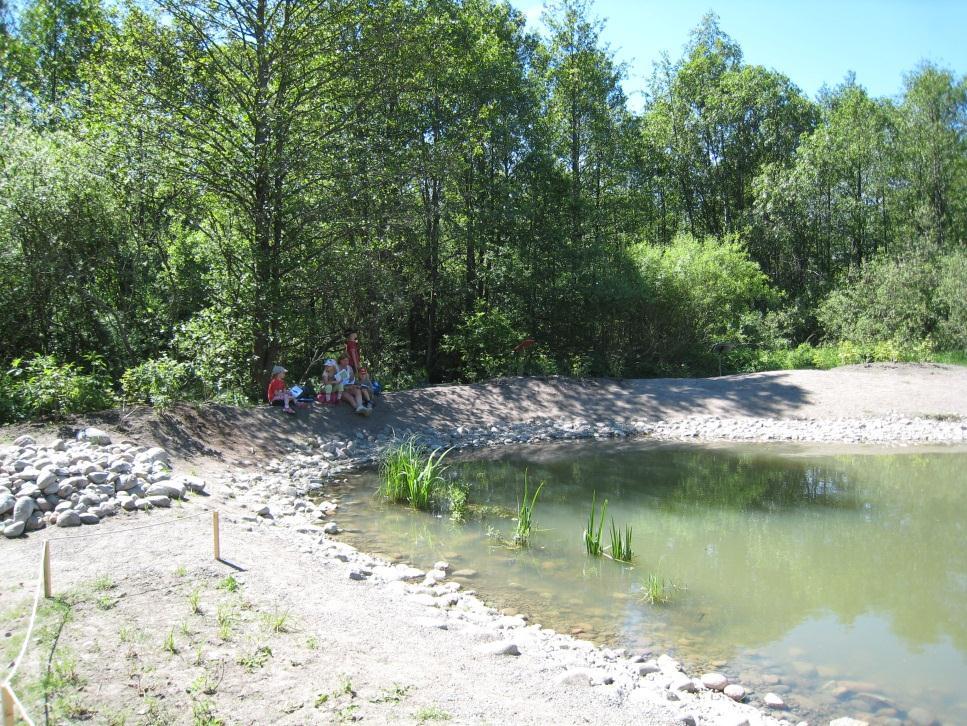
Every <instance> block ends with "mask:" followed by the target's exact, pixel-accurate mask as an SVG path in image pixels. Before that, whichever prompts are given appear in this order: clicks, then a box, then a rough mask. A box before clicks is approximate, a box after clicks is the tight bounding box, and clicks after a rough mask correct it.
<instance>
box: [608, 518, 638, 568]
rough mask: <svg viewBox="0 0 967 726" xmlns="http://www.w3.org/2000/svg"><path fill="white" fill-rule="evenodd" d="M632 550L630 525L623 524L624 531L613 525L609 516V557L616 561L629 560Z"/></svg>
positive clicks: (612, 519) (612, 520)
mask: <svg viewBox="0 0 967 726" xmlns="http://www.w3.org/2000/svg"><path fill="white" fill-rule="evenodd" d="M633 556H634V552H632V550H631V526H630V525H625V528H624V532H623V533H622V531H621V530H620V529H618V527H617V526H616V525H615V523H614V517H612V518H611V557H612V559H615V560H617V561H618V562H631V558H632V557H633Z"/></svg>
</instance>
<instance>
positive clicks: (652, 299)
mask: <svg viewBox="0 0 967 726" xmlns="http://www.w3.org/2000/svg"><path fill="white" fill-rule="evenodd" d="M631 255H632V257H633V259H634V260H635V263H636V267H637V270H638V275H639V279H638V281H637V283H636V287H637V289H638V291H639V292H638V293H637V296H638V299H637V301H636V302H634V303H633V305H634V309H633V310H631V311H630V312H631V313H632V314H633V317H631V318H630V319H629V322H628V328H629V329H630V330H631V331H633V334H632V335H631V336H630V340H629V342H630V345H633V346H635V348H637V350H636V351H635V355H634V356H633V357H631V359H630V360H628V361H627V363H626V365H625V366H624V367H626V368H630V369H632V370H634V371H640V370H648V369H649V368H650V369H651V370H652V372H654V373H668V374H671V375H682V374H688V373H691V372H693V371H695V370H713V369H715V368H716V367H717V364H716V360H715V357H714V356H713V355H712V354H711V348H712V346H713V345H714V344H715V343H716V342H719V341H731V342H737V343H743V344H744V343H750V342H752V343H759V342H760V339H761V338H762V337H763V336H766V337H768V336H774V335H777V334H778V333H776V332H774V331H773V330H772V328H777V329H778V328H780V327H784V326H783V325H781V324H780V323H781V322H782V321H779V320H778V319H777V318H776V317H775V316H774V315H766V314H764V313H762V312H761V310H764V309H766V308H768V307H769V306H772V305H774V304H775V303H777V302H779V300H780V295H779V293H778V292H777V291H776V290H774V289H773V288H772V287H770V286H769V283H768V278H767V277H766V275H765V274H764V273H763V272H762V270H761V269H760V268H759V265H758V264H757V263H756V262H755V261H754V260H752V259H751V258H750V257H749V254H748V252H747V251H746V249H745V247H744V246H743V245H742V244H741V243H740V242H739V241H738V240H737V239H726V240H724V241H720V240H717V239H715V238H708V239H704V240H699V239H696V238H695V237H692V236H690V235H679V236H678V237H676V238H675V240H674V241H673V242H672V243H671V244H670V245H667V246H659V245H650V244H640V245H637V246H636V247H634V248H633V249H632V250H631Z"/></svg>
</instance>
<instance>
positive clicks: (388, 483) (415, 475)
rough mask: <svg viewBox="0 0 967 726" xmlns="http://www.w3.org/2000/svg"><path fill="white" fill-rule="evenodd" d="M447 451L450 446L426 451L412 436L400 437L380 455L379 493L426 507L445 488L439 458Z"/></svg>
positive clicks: (414, 506)
mask: <svg viewBox="0 0 967 726" xmlns="http://www.w3.org/2000/svg"><path fill="white" fill-rule="evenodd" d="M448 453H450V449H447V450H446V451H443V452H441V451H440V449H434V450H433V451H430V452H427V450H426V449H425V448H424V447H422V446H420V445H419V444H418V443H417V442H416V441H415V440H414V439H413V438H412V437H411V438H408V439H404V440H403V441H401V442H400V443H398V444H396V445H395V446H393V447H392V448H390V449H389V451H387V452H386V454H385V455H384V456H383V461H382V463H381V464H380V468H379V474H380V493H381V494H382V495H383V496H384V497H386V498H387V499H389V500H390V501H393V502H398V503H400V504H409V505H410V506H411V507H413V508H415V509H424V510H427V509H430V508H431V506H432V504H433V503H434V501H436V500H438V499H439V498H440V495H441V494H443V493H445V492H446V490H447V488H448V484H447V481H446V479H445V478H444V476H443V475H444V473H445V472H446V470H447V467H446V466H444V465H443V459H444V457H445V456H446V455H447V454H448Z"/></svg>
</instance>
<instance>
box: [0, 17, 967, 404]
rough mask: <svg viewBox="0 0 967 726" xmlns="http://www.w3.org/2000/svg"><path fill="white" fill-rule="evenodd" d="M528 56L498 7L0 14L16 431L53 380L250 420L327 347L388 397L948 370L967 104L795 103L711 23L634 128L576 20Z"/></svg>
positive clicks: (9, 381)
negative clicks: (506, 380)
mask: <svg viewBox="0 0 967 726" xmlns="http://www.w3.org/2000/svg"><path fill="white" fill-rule="evenodd" d="M545 27H546V32H544V33H543V34H540V35H538V34H535V33H533V32H531V31H529V30H528V28H527V27H526V25H525V22H524V18H523V16H522V15H521V14H520V13H519V12H517V11H515V10H514V9H512V8H511V7H510V6H509V5H508V4H507V3H503V2H496V1H495V0H327V1H326V2H320V1H319V0H304V1H301V2H295V1H294V0H220V1H219V2H217V3H210V2H207V1H202V0H197V1H196V0H187V1H185V2H182V1H180V0H178V1H176V0H157V1H156V2H153V3H151V4H149V5H147V6H142V5H140V4H136V3H129V4H124V5H118V4H116V3H110V2H106V1H104V0H31V1H29V2H26V3H23V4H20V5H18V6H17V7H16V8H12V7H11V6H9V5H8V4H6V3H4V2H2V1H0V360H2V361H3V362H4V363H11V362H12V363H13V365H8V366H6V367H7V368H10V369H12V372H11V373H8V374H6V376H5V378H3V379H2V381H3V383H2V385H0V389H3V390H6V391H7V393H6V394H5V395H7V400H8V404H7V408H8V410H13V409H14V408H16V406H17V405H18V404H17V401H18V400H19V398H20V397H21V396H23V395H27V394H26V393H24V391H25V390H26V389H29V388H31V387H34V388H36V387H37V386H38V385H39V384H38V381H43V380H46V379H48V378H50V377H51V376H57V375H60V376H62V377H64V380H75V379H77V378H78V377H81V378H83V377H84V376H87V378H85V379H84V380H96V385H95V384H92V385H94V388H95V389H96V390H97V391H99V392H101V393H104V392H105V391H107V393H105V395H109V394H110V391H111V390H112V387H113V386H114V384H113V381H118V380H121V378H122V376H123V378H124V380H125V385H124V390H125V395H126V396H128V397H129V398H133V399H139V398H145V397H148V398H150V397H152V395H157V396H158V397H159V399H160V398H163V397H165V396H171V395H176V396H187V395H191V396H197V397H217V398H221V399H223V400H241V398H244V397H246V396H255V395H258V393H259V391H260V390H261V389H262V388H263V385H264V382H265V380H266V377H267V371H269V370H270V369H271V367H272V365H273V364H274V363H277V362H283V363H285V364H286V365H287V367H289V368H290V370H293V371H295V372H296V373H300V372H301V371H302V370H303V369H304V368H305V367H306V366H307V365H308V364H309V363H310V362H311V361H312V360H313V359H314V355H315V354H316V353H318V352H319V351H321V350H325V349H329V348H335V347H337V346H338V342H339V341H340V340H341V336H342V332H343V330H344V329H345V328H347V327H349V326H353V327H356V328H358V329H359V331H360V337H361V340H362V341H363V346H364V354H365V355H366V357H367V358H369V359H370V360H371V362H372V363H373V367H374V369H375V370H376V371H378V372H379V375H380V377H382V378H383V379H384V380H388V381H389V382H390V383H395V384H396V385H406V384H409V383H416V382H419V381H426V380H429V381H440V380H459V379H463V380H468V379H476V378H482V377H486V376H491V375H497V374H501V373H506V372H514V371H518V370H526V371H528V372H548V373H552V372H559V373H567V374H595V375H614V376H632V375H682V374H701V373H706V372H711V371H713V370H715V369H716V368H715V366H716V359H715V356H714V355H713V354H712V352H711V348H712V345H713V344H714V343H715V342H719V341H729V342H733V343H736V344H739V345H738V347H736V349H735V350H734V351H733V352H732V353H731V354H730V356H731V358H730V360H729V361H727V365H729V366H730V367H731V369H733V370H734V369H736V368H742V369H749V368H755V367H761V366H763V365H769V364H775V355H776V351H788V350H794V349H796V346H797V345H799V344H801V343H804V342H807V343H820V342H830V343H840V344H842V345H845V346H846V348H845V350H848V351H853V353H849V354H848V355H845V358H844V360H847V361H848V360H850V359H851V356H853V357H857V356H858V357H860V358H861V357H862V356H863V355H869V354H868V353H864V351H870V350H880V351H882V350H886V351H888V352H887V355H892V356H899V355H903V354H905V351H909V350H915V351H917V354H918V355H919V354H923V353H928V352H930V351H933V350H964V349H965V348H967V309H965V305H967V303H965V300H967V253H965V248H964V240H965V228H967V227H965V225H967V193H965V192H967V186H965V185H967V137H965V129H967V125H965V109H967V81H965V79H964V77H959V76H956V75H955V74H953V73H952V72H950V71H948V70H945V69H942V68H938V67H935V66H932V65H923V66H921V67H919V68H916V69H914V70H912V72H911V73H910V74H909V75H908V76H907V77H906V78H905V81H904V90H903V93H902V95H901V96H900V97H898V98H896V99H887V98H872V97H870V96H869V94H868V93H867V92H866V91H865V90H864V88H863V87H862V86H861V85H860V84H859V83H857V82H856V80H855V79H853V78H847V79H846V80H845V81H844V82H843V83H842V84H840V85H838V86H836V87H834V88H830V89H825V90H823V91H822V92H821V93H820V94H819V96H818V98H817V99H815V100H812V99H810V98H808V97H807V96H805V95H804V94H803V93H802V92H801V91H800V90H799V89H798V88H797V87H796V86H795V85H794V84H793V83H792V82H791V81H790V80H789V78H787V77H786V76H784V75H782V73H780V72H778V71H775V70H771V69H767V68H763V67H761V66H756V65H750V64H748V63H746V62H744V61H743V58H742V52H741V49H740V48H739V47H738V45H737V44H736V43H735V42H734V41H732V40H731V39H730V38H729V36H728V35H727V34H726V33H725V32H723V31H722V29H721V28H720V27H719V25H718V21H717V19H716V18H715V16H712V15H710V16H707V17H705V18H702V19H701V21H700V22H699V24H698V25H697V27H696V28H695V30H694V31H693V32H692V33H691V35H690V36H689V38H688V39H687V43H686V44H685V46H684V51H683V54H682V56H681V57H680V58H678V59H671V58H665V59H663V60H662V61H661V62H659V63H658V64H656V66H655V68H654V73H653V77H652V79H651V83H650V86H649V91H648V94H647V98H646V100H645V104H644V108H643V110H642V111H641V112H640V113H634V112H632V111H630V110H629V108H628V104H627V99H626V98H625V97H624V95H623V93H622V90H621V86H620V81H621V78H622V69H621V67H620V66H619V65H618V64H617V63H616V62H615V60H614V58H613V56H612V55H611V53H610V52H609V50H608V49H607V47H606V46H605V45H604V44H603V43H602V41H601V39H600V35H599V33H600V25H599V24H598V23H597V22H596V21H594V20H593V19H592V15H591V10H590V9H589V8H588V7H587V5H586V4H585V3H583V2H580V1H579V0H566V1H565V2H561V3H559V4H556V5H553V6H551V7H550V8H549V9H548V11H547V14H546V16H545ZM683 40H684V39H683ZM645 51H647V49H642V52H645ZM527 337H530V338H533V339H534V340H535V341H536V344H535V345H534V346H533V347H531V348H528V349H527V350H526V351H525V352H521V353H514V352H513V350H514V348H515V346H516V345H517V344H518V343H519V342H520V341H521V340H522V339H524V338H527ZM850 346H852V347H850ZM799 351H800V352H801V351H802V349H801V348H799ZM854 354H855V355H854ZM35 355H43V356H46V357H44V358H37V359H34V357H33V356H35ZM92 356H93V357H92ZM770 356H772V357H771V358H770ZM92 361H93V362H92ZM65 364H67V365H68V367H67V368H66V369H65V368H64V365H65ZM65 371H66V372H65ZM91 377H93V379H92V378H91ZM28 381H30V383H29V384H28V383H27V382H28ZM63 385H67V384H63ZM71 385H73V384H71ZM18 386H19V388H18ZM82 387H83V386H82ZM55 388H56V386H55ZM85 390H87V389H85ZM18 391H19V393H18ZM57 391H59V392H58V393H56V395H55V394H52V395H54V397H55V398H56V397H57V396H60V397H62V398H63V397H64V396H68V395H69V392H68V393H64V392H63V391H62V390H61V389H60V388H58V389H57ZM28 393H29V391H28ZM97 395H98V396H99V395H100V393H98V394H97ZM95 398H96V396H95ZM10 401H13V402H12V403H11V402H10ZM49 406H50V404H49V403H48V404H44V403H36V404H33V405H32V407H30V406H28V407H27V408H29V411H28V413H30V412H34V413H36V412H43V410H45V407H49ZM0 408H2V405H0Z"/></svg>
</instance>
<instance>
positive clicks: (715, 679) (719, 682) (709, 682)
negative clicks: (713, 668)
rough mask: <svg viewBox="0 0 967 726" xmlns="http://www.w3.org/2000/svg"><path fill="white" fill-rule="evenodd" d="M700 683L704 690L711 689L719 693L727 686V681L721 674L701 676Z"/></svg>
mask: <svg viewBox="0 0 967 726" xmlns="http://www.w3.org/2000/svg"><path fill="white" fill-rule="evenodd" d="M702 683H703V684H704V685H705V687H706V688H711V689H712V690H713V691H721V690H724V689H725V687H726V686H727V685H729V679H728V678H726V677H725V676H723V675H722V674H721V673H706V674H705V675H703V676H702Z"/></svg>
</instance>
